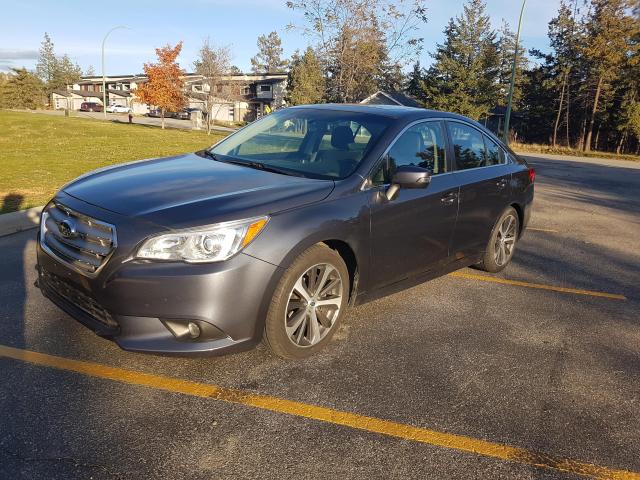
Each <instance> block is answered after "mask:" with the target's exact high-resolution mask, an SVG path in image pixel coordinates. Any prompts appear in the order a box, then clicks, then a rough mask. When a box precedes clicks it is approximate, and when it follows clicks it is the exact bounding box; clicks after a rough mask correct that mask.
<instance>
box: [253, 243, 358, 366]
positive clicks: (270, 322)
mask: <svg viewBox="0 0 640 480" xmlns="http://www.w3.org/2000/svg"><path fill="white" fill-rule="evenodd" d="M318 279H319V280H318ZM318 281H321V282H322V284H321V285H320V287H319V288H317V285H316V284H317V282H318ZM316 302H317V305H316ZM321 302H322V305H320V303H321ZM348 303H349V271H348V269H347V266H346V265H345V263H344V261H343V260H342V257H340V255H339V254H338V253H337V252H336V251H334V250H332V249H330V248H329V247H327V246H326V245H324V244H317V245H314V246H313V247H311V248H309V249H308V250H305V251H304V252H303V253H302V254H301V255H300V256H299V257H298V258H296V260H295V261H294V262H293V264H292V265H291V266H290V267H289V268H288V269H287V270H286V271H285V272H284V274H283V275H282V278H281V279H280V281H279V282H278V285H277V286H276V289H275V292H274V295H273V299H272V300H271V305H270V306H269V311H268V313H267V319H266V322H265V328H264V343H265V344H266V345H267V346H268V347H269V349H270V350H271V351H272V352H273V353H275V354H276V355H278V356H280V357H283V358H288V359H301V358H306V357H309V356H311V355H313V354H314V353H316V352H317V351H318V350H321V349H322V348H323V347H324V346H325V345H326V344H327V343H329V341H330V340H331V337H333V334H334V333H335V331H336V330H337V329H338V327H339V325H340V321H341V320H342V317H343V315H344V312H345V310H346V309H347V307H348Z"/></svg>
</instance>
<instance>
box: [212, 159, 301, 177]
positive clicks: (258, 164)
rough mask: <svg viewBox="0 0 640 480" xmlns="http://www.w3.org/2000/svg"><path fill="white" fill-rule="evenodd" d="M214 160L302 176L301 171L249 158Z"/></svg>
mask: <svg viewBox="0 0 640 480" xmlns="http://www.w3.org/2000/svg"><path fill="white" fill-rule="evenodd" d="M211 155H214V154H213V153H211ZM214 156H215V155H214ZM212 158H213V157H212ZM214 160H218V161H221V162H226V163H233V164H234V165H242V166H245V167H249V168H253V169H255V170H262V171H264V172H271V173H280V174H282V175H292V176H295V177H304V175H303V174H302V173H298V172H293V171H291V170H287V169H284V168H278V167H272V166H271V165H265V164H264V163H261V162H254V161H249V160H236V159H234V158H231V159H224V160H221V159H219V158H214Z"/></svg>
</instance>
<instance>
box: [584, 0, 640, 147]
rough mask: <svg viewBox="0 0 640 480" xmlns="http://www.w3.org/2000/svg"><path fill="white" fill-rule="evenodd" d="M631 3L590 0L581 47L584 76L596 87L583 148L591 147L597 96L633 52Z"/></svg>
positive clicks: (635, 24)
mask: <svg viewBox="0 0 640 480" xmlns="http://www.w3.org/2000/svg"><path fill="white" fill-rule="evenodd" d="M632 7H634V5H633V2H632V0H591V10H590V12H589V14H588V16H587V19H586V23H585V33H586V39H585V43H584V46H583V51H582V54H583V55H584V56H585V59H586V61H587V62H588V64H589V78H588V79H587V80H588V81H589V83H590V84H591V85H592V86H593V87H595V88H594V89H593V100H592V101H591V112H590V115H589V118H588V122H587V129H586V136H585V139H584V144H583V149H584V151H586V152H588V151H590V150H591V146H592V136H593V128H594V124H595V120H596V114H597V113H598V108H599V106H600V105H599V102H600V97H601V95H602V93H603V91H607V90H609V89H610V87H611V83H612V82H613V81H615V80H616V79H617V78H618V72H619V71H620V69H621V67H622V66H623V65H624V63H625V61H626V60H627V58H628V57H629V56H631V55H632V51H631V50H632V48H634V46H633V45H632V39H633V37H634V35H636V34H637V29H638V21H637V20H636V19H635V18H634V17H632V15H631V14H630V13H629V12H630V10H631V8H632ZM635 48H637V45H635Z"/></svg>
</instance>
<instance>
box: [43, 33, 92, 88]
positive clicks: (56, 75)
mask: <svg viewBox="0 0 640 480" xmlns="http://www.w3.org/2000/svg"><path fill="white" fill-rule="evenodd" d="M36 74H37V76H38V77H39V78H40V79H41V80H42V82H44V85H45V93H46V95H47V97H48V96H49V95H51V92H53V91H54V90H58V89H62V90H65V89H66V87H67V85H70V84H73V83H75V82H77V81H78V80H80V76H81V75H82V69H81V68H80V67H79V66H78V65H77V64H74V63H73V62H72V61H71V59H70V58H69V56H68V55H66V54H65V55H63V56H62V57H57V56H56V54H55V51H54V48H53V41H52V40H51V37H49V34H48V33H46V32H45V34H44V40H43V41H42V45H41V47H40V53H39V56H38V63H37V64H36Z"/></svg>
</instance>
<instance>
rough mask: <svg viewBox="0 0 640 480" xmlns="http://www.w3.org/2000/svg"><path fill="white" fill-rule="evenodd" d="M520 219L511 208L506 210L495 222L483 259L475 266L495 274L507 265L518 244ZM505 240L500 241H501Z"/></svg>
mask: <svg viewBox="0 0 640 480" xmlns="http://www.w3.org/2000/svg"><path fill="white" fill-rule="evenodd" d="M519 232H520V219H519V218H518V212H516V211H515V209H514V208H513V207H509V208H507V209H506V210H505V211H504V212H503V213H502V215H500V218H498V221H497V222H496V224H495V226H494V227H493V230H492V232H491V237H489V242H488V243H487V248H486V249H485V254H484V258H483V259H482V261H481V262H480V263H479V264H478V265H477V267H478V268H479V269H480V270H484V271H485V272H491V273H497V272H499V271H501V270H504V268H505V267H506V266H507V265H509V262H511V259H512V258H513V254H514V252H515V249H516V243H517V242H518V233H519ZM503 238H504V239H505V240H502V239H503Z"/></svg>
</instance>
